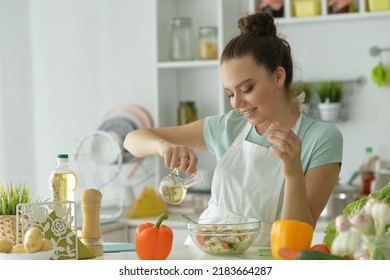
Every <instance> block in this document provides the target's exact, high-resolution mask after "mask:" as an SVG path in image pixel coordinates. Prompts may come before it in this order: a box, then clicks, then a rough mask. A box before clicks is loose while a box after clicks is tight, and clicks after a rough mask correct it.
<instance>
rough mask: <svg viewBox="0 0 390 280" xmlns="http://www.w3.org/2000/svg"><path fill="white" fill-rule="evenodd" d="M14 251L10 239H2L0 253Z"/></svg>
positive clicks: (0, 240)
mask: <svg viewBox="0 0 390 280" xmlns="http://www.w3.org/2000/svg"><path fill="white" fill-rule="evenodd" d="M11 251H12V242H11V241H9V240H8V239H0V253H9V252H11Z"/></svg>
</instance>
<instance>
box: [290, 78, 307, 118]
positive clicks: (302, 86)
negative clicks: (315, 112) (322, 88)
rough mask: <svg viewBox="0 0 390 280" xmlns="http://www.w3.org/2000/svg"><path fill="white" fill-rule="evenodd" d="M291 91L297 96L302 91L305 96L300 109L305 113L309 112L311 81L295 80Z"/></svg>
mask: <svg viewBox="0 0 390 280" xmlns="http://www.w3.org/2000/svg"><path fill="white" fill-rule="evenodd" d="M292 89H293V92H294V94H295V95H296V96H299V95H301V94H302V92H304V93H305V98H304V99H303V101H301V102H302V103H303V108H302V111H303V112H304V113H306V114H309V113H310V95H311V90H312V84H311V83H303V82H297V83H294V84H293V85H292Z"/></svg>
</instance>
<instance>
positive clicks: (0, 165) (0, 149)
mask: <svg viewBox="0 0 390 280" xmlns="http://www.w3.org/2000/svg"><path fill="white" fill-rule="evenodd" d="M1 79H2V76H1V53H0V155H3V154H4V138H5V137H4V116H3V112H4V103H3V84H2V83H1ZM4 174H5V165H4V157H3V156H0V178H1V177H3V176H4Z"/></svg>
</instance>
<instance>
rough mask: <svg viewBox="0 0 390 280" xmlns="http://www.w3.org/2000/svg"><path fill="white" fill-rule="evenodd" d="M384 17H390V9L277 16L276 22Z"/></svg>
mask: <svg viewBox="0 0 390 280" xmlns="http://www.w3.org/2000/svg"><path fill="white" fill-rule="evenodd" d="M382 17H390V11H383V12H365V13H345V14H330V15H321V16H313V17H301V18H297V17H290V18H275V22H276V23H279V24H282V25H290V24H305V23H317V22H318V23H320V22H335V21H352V20H366V19H367V20H369V19H376V18H382Z"/></svg>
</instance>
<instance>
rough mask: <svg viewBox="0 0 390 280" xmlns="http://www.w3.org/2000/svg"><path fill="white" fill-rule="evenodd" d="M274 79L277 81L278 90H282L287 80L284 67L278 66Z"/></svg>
mask: <svg viewBox="0 0 390 280" xmlns="http://www.w3.org/2000/svg"><path fill="white" fill-rule="evenodd" d="M274 77H275V80H276V85H277V87H278V88H282V87H283V85H284V81H285V80H286V71H285V70H284V68H283V67H282V66H278V68H276V70H275V72H274Z"/></svg>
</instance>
